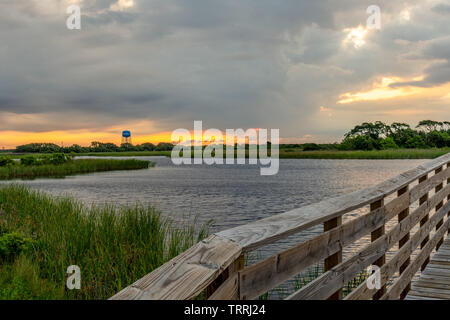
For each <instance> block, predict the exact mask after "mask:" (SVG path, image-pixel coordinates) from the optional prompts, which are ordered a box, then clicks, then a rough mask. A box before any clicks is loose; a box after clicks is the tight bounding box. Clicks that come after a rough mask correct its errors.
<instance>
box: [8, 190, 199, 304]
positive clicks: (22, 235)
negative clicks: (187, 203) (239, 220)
mask: <svg viewBox="0 0 450 320" xmlns="http://www.w3.org/2000/svg"><path fill="white" fill-rule="evenodd" d="M194 225H195V223H193V224H189V225H186V226H183V225H180V224H177V225H176V226H174V224H173V223H172V222H171V221H170V220H169V219H167V218H163V217H162V216H161V214H160V212H159V211H157V210H155V209H154V208H151V207H144V206H140V205H136V206H133V207H120V208H115V207H113V206H107V205H105V206H96V207H89V208H88V207H86V206H83V205H82V204H80V203H79V202H77V201H75V200H73V199H71V198H67V197H65V198H53V197H50V196H47V195H45V194H43V193H40V192H37V191H30V190H29V189H27V188H26V187H24V186H19V185H12V186H7V187H3V188H1V189H0V299H105V298H109V297H110V296H112V295H113V294H115V293H117V292H118V291H119V290H121V289H122V288H124V287H126V286H127V285H130V284H131V283H133V282H134V281H136V280H137V279H139V278H141V277H142V276H144V275H145V274H147V273H149V272H150V271H152V270H154V269H155V268H157V267H158V266H160V265H161V264H163V263H164V262H166V261H168V260H169V259H171V258H172V257H174V256H176V255H178V254H179V253H181V252H183V251H185V250H186V249H187V248H189V247H190V246H192V245H193V244H194V243H196V242H197V241H199V239H202V238H204V237H205V236H206V233H207V226H200V227H198V229H196V228H195V227H193V226H194ZM70 265H77V266H79V267H80V269H81V289H80V290H68V289H66V287H65V284H66V278H67V274H66V270H67V267H68V266H70Z"/></svg>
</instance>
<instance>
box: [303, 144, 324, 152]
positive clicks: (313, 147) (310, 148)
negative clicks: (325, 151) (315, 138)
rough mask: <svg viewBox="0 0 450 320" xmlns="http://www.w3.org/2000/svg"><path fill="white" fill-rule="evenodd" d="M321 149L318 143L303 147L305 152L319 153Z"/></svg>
mask: <svg viewBox="0 0 450 320" xmlns="http://www.w3.org/2000/svg"><path fill="white" fill-rule="evenodd" d="M321 149H322V148H321V147H320V146H319V145H318V144H316V143H305V144H304V145H303V151H317V150H321Z"/></svg>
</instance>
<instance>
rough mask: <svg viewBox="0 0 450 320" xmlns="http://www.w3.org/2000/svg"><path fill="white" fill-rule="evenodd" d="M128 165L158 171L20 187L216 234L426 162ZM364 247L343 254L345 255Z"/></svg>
mask: <svg viewBox="0 0 450 320" xmlns="http://www.w3.org/2000/svg"><path fill="white" fill-rule="evenodd" d="M132 158H139V159H146V160H151V161H154V162H156V166H155V167H154V168H150V169H148V170H137V171H116V172H103V173H95V174H87V175H77V176H71V177H67V178H65V179H37V180H33V181H24V182H23V183H25V184H27V185H29V186H31V187H32V188H36V189H40V190H43V191H46V192H49V193H51V194H54V195H62V194H68V195H71V196H73V197H75V198H77V199H79V200H81V201H83V202H85V203H88V204H91V203H114V204H119V205H122V204H134V203H136V202H140V203H143V204H151V205H154V206H156V207H158V208H160V209H161V210H162V212H163V213H164V214H166V215H169V216H171V217H172V218H173V219H175V220H177V221H185V220H192V219H193V218H194V217H195V216H197V217H198V219H199V221H200V222H207V221H209V220H213V225H212V232H215V231H220V230H224V229H227V228H231V227H234V226H238V225H242V224H245V223H248V222H251V221H255V220H258V219H261V218H265V217H268V216H271V215H275V214H278V213H282V212H285V211H288V210H291V209H294V208H298V207H301V206H305V205H308V204H311V203H315V202H319V201H321V200H323V199H326V198H330V197H335V196H339V195H343V194H346V193H349V192H352V191H355V190H360V189H362V188H366V187H369V186H372V185H374V184H377V183H379V182H382V181H384V180H386V179H389V178H391V177H393V176H395V175H397V174H399V173H402V172H404V171H406V170H408V169H412V168H414V167H416V166H418V165H420V164H421V163H424V162H426V161H427V160H314V159H281V160H280V170H279V173H278V174H277V175H275V176H261V175H260V170H259V166H251V165H215V166H207V165H182V166H175V165H173V164H172V162H171V160H170V158H165V157H132ZM355 214H358V213H355ZM320 232H322V227H321V226H317V227H315V228H311V229H310V230H307V231H304V232H302V233H300V234H298V235H295V236H291V237H289V238H288V239H284V240H282V241H279V242H277V243H276V244H273V245H270V246H267V247H264V248H262V249H260V250H259V251H258V252H256V253H255V255H254V256H251V257H250V258H249V260H250V261H252V262H254V261H256V260H259V259H261V258H264V257H267V256H269V255H271V254H273V253H274V252H276V251H279V250H280V249H284V248H287V247H289V246H291V245H293V244H295V243H298V241H301V240H305V239H308V238H311V237H313V236H314V235H317V234H318V233H320ZM367 240H368V238H367V237H366V238H364V239H362V241H361V242H358V243H357V244H355V245H354V246H352V247H350V248H346V251H345V252H344V255H345V254H349V253H351V252H354V251H355V250H357V249H358V245H360V244H361V243H363V242H364V241H366V242H367Z"/></svg>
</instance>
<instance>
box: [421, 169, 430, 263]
mask: <svg viewBox="0 0 450 320" xmlns="http://www.w3.org/2000/svg"><path fill="white" fill-rule="evenodd" d="M427 179H428V174H426V175H424V176H423V177H421V178H419V184H420V183H424V182H425V181H426V180H427ZM427 201H428V192H427V193H426V194H424V195H423V196H422V197H421V198H420V199H419V205H422V204H424V203H425V202H427ZM427 210H429V208H428V209H427ZM429 218H430V213H427V214H426V215H425V217H423V218H422V220H420V227H421V228H422V226H423V225H424V224H425V223H427V221H428V219H429ZM428 241H430V235H427V236H426V237H425V239H423V241H422V243H421V244H420V249H423V247H424V246H425V245H426V244H427V242H428ZM429 262H430V257H428V258H427V259H426V260H425V262H424V263H423V264H422V267H421V269H420V270H421V271H423V270H425V267H426V266H427V264H428V263H429Z"/></svg>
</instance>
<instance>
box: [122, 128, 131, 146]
mask: <svg viewBox="0 0 450 320" xmlns="http://www.w3.org/2000/svg"><path fill="white" fill-rule="evenodd" d="M122 144H131V131H129V130H124V131H122Z"/></svg>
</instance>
